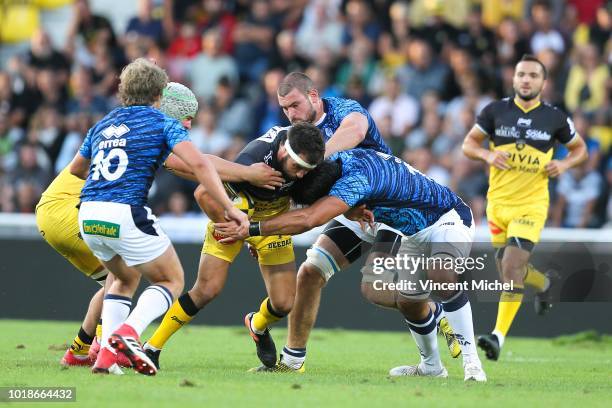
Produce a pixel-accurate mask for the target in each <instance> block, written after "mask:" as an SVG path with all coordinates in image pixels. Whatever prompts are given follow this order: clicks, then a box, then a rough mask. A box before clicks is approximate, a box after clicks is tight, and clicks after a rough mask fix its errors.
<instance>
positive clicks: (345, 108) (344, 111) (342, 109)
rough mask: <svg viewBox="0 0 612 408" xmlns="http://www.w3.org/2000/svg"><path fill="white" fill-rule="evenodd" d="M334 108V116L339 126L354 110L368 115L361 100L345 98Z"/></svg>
mask: <svg viewBox="0 0 612 408" xmlns="http://www.w3.org/2000/svg"><path fill="white" fill-rule="evenodd" d="M334 108H335V109H334V116H335V119H336V121H337V124H338V126H340V123H342V121H343V120H344V118H346V117H347V116H348V115H350V114H351V113H353V112H357V113H361V114H362V115H364V116H366V117H367V116H368V112H367V111H366V110H365V108H364V107H363V106H361V105H360V104H359V102H357V101H354V100H352V99H345V100H343V101H342V102H340V103H338V104H337V105H336V106H335V107H334Z"/></svg>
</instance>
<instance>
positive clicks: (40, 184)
mask: <svg viewBox="0 0 612 408" xmlns="http://www.w3.org/2000/svg"><path fill="white" fill-rule="evenodd" d="M17 149H18V150H17V152H18V154H17V157H18V160H17V166H16V167H15V168H14V169H13V170H12V171H10V172H9V182H10V183H11V184H12V186H13V188H14V189H15V191H17V186H18V184H19V183H24V184H27V185H33V186H35V187H36V190H37V191H38V193H39V194H40V193H42V191H43V190H44V189H45V187H46V186H47V185H48V184H49V181H51V173H50V172H49V170H48V167H47V166H48V165H49V163H48V159H47V158H46V154H45V153H44V152H43V151H42V150H41V149H40V148H39V147H38V146H36V145H35V144H33V143H31V142H27V143H22V144H21V145H20V146H19V147H18V148H17ZM40 158H45V160H47V163H44V164H40V161H39V160H40Z"/></svg>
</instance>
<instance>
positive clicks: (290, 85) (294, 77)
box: [277, 72, 315, 96]
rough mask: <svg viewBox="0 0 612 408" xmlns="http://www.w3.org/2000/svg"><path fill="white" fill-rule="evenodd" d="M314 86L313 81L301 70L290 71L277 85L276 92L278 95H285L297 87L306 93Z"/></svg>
mask: <svg viewBox="0 0 612 408" xmlns="http://www.w3.org/2000/svg"><path fill="white" fill-rule="evenodd" d="M314 87H315V86H314V82H312V79H310V78H309V77H308V75H306V74H304V73H302V72H290V73H289V74H287V75H286V76H285V77H284V78H283V80H282V81H281V83H280V84H279V85H278V90H277V93H278V94H279V95H280V96H287V94H289V92H291V91H292V90H293V89H297V90H298V91H300V92H301V93H303V94H304V95H306V94H307V93H308V92H309V91H310V90H312V89H314Z"/></svg>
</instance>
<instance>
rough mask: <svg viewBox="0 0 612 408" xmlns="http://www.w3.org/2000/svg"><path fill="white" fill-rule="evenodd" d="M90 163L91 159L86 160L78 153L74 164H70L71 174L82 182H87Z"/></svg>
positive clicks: (73, 160)
mask: <svg viewBox="0 0 612 408" xmlns="http://www.w3.org/2000/svg"><path fill="white" fill-rule="evenodd" d="M89 163H90V160H89V159H86V158H85V157H83V156H82V155H81V153H79V152H77V154H76V155H75V156H74V158H73V159H72V162H70V173H71V174H72V175H73V176H77V177H78V178H80V179H82V180H86V179H87V175H88V174H89Z"/></svg>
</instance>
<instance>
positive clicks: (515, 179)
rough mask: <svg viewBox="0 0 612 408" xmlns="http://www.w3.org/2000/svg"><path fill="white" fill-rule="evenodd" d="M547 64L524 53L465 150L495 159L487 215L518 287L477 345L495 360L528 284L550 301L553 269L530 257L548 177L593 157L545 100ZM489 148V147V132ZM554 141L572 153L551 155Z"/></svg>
mask: <svg viewBox="0 0 612 408" xmlns="http://www.w3.org/2000/svg"><path fill="white" fill-rule="evenodd" d="M545 84H546V67H545V66H544V65H543V64H542V63H541V62H540V61H539V60H537V59H536V58H535V57H533V56H530V55H525V56H523V58H522V59H521V60H520V61H519V62H518V64H517V65H516V68H515V72H514V77H513V88H514V92H515V95H514V97H513V98H505V99H502V100H500V101H495V102H492V103H490V104H489V105H487V106H486V107H485V108H484V109H483V110H482V112H481V113H480V115H479V116H478V118H477V120H476V124H475V125H474V127H473V128H472V129H471V130H470V132H469V133H468V134H467V136H466V138H465V141H464V143H463V152H464V153H465V155H466V156H467V157H469V158H471V159H475V160H481V161H484V162H486V163H488V164H489V165H490V166H491V167H490V175H489V191H488V193H487V200H488V204H487V219H488V223H489V230H490V232H491V239H492V243H493V246H494V247H496V248H498V251H497V268H498V270H499V272H500V274H501V276H502V279H503V281H504V282H511V281H512V282H513V283H514V285H513V286H514V290H513V291H507V292H506V291H504V292H502V294H501V298H500V303H499V306H498V312H497V322H496V325H495V329H494V330H493V333H492V334H490V335H486V336H481V337H480V338H479V339H478V345H479V346H480V347H481V348H482V349H483V350H484V351H485V352H486V355H487V358H489V359H490V360H497V359H498V358H499V353H500V350H501V347H502V345H503V343H504V339H505V337H506V335H507V333H508V331H509V330H510V326H511V325H512V321H513V320H514V317H515V316H516V313H517V312H518V309H519V308H520V305H521V301H522V299H523V289H524V285H529V286H532V287H534V288H535V290H536V291H537V295H536V312H538V314H543V313H544V312H545V311H546V310H547V309H548V308H549V307H550V299H549V294H550V290H549V289H550V286H551V281H550V277H549V276H547V275H545V274H543V273H541V272H539V271H538V270H536V269H535V268H534V267H533V265H531V264H530V263H529V257H530V255H531V251H532V249H533V247H534V245H535V244H537V243H538V241H539V240H540V233H541V231H542V228H544V224H545V222H546V217H547V214H548V205H549V197H548V179H549V178H550V177H558V176H559V175H560V174H561V173H563V172H564V171H565V170H567V169H569V168H571V167H574V166H576V165H578V164H580V163H581V162H583V161H584V160H586V158H587V152H586V146H585V143H584V141H583V140H582V138H581V137H580V135H578V134H577V133H576V130H575V129H574V124H573V122H572V120H571V118H570V117H568V116H567V115H566V114H565V113H563V112H562V111H560V110H559V109H557V108H555V107H553V106H551V105H549V104H547V103H544V102H542V101H541V99H540V98H541V92H542V89H543V88H544V86H545ZM487 139H488V141H489V149H486V148H483V147H482V144H483V142H484V141H485V140H487ZM556 142H559V143H563V144H564V145H565V146H566V147H567V148H568V150H569V154H568V155H567V157H566V158H565V159H563V160H552V155H553V147H554V145H555V143H556Z"/></svg>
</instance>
